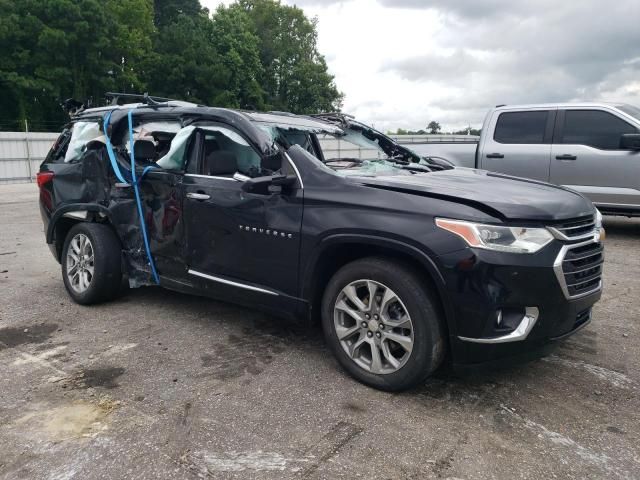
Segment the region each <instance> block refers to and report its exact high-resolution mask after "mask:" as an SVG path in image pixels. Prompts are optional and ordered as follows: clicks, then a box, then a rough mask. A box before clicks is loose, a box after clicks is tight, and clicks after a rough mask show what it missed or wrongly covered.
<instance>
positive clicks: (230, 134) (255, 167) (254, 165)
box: [201, 126, 265, 177]
mask: <svg viewBox="0 0 640 480" xmlns="http://www.w3.org/2000/svg"><path fill="white" fill-rule="evenodd" d="M202 129H203V133H204V140H203V150H202V162H201V173H202V174H204V175H210V176H215V177H233V175H234V174H236V173H240V174H242V175H246V176H248V177H256V176H260V175H261V173H262V170H263V168H264V167H265V166H264V165H263V164H262V161H261V157H260V155H259V154H258V153H257V152H256V151H255V150H254V149H253V147H251V145H249V143H248V142H247V141H246V140H245V139H244V138H243V137H242V136H240V135H239V134H238V133H236V132H234V131H233V130H230V129H227V128H224V127H214V126H206V127H202Z"/></svg>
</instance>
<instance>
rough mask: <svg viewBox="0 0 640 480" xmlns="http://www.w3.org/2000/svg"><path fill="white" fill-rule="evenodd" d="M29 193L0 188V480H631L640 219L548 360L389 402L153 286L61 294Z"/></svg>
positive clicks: (312, 354) (621, 225) (637, 412)
mask: <svg viewBox="0 0 640 480" xmlns="http://www.w3.org/2000/svg"><path fill="white" fill-rule="evenodd" d="M37 196H38V194H37V189H36V187H35V186H34V185H33V184H26V185H1V186H0V365H1V367H0V478H4V479H50V480H54V479H55V480H63V479H82V480H88V479H154V480H156V479H169V478H171V479H173V478H175V479H182V478H185V479H191V478H215V479H218V478H221V479H226V478H231V479H235V478H256V479H298V478H310V479H311V478H323V479H354V478H367V479H374V478H375V479H378V478H380V479H428V478H451V479H453V478H456V479H494V478H496V479H516V478H530V479H543V478H544V479H551V478H575V479H585V478H593V479H601V478H609V479H621V478H624V479H628V478H640V399H639V395H638V394H639V393H640V319H639V317H640V248H639V247H640V219H625V218H606V219H605V226H606V228H607V234H608V236H607V240H606V264H605V290H604V294H603V297H602V300H601V301H600V302H599V303H598V304H597V305H596V307H595V310H594V315H593V321H592V322H591V324H590V325H589V326H588V327H586V328H585V329H583V330H582V331H580V332H579V333H577V334H576V335H574V336H573V337H570V338H569V339H568V340H566V341H565V342H564V343H562V344H561V345H560V346H559V347H558V349H557V350H556V351H555V353H554V354H553V355H551V356H549V357H546V358H544V359H541V360H537V361H534V362H531V363H528V364H525V365H519V366H509V365H506V366H505V367H506V368H505V369H501V370H499V371H496V370H492V371H482V372H477V373H474V374H471V375H459V374H454V373H452V372H451V371H448V370H446V369H445V370H443V371H442V372H439V373H438V374H437V375H436V376H435V377H434V378H432V379H430V380H429V381H428V382H427V383H426V384H425V385H422V386H420V387H419V388H416V389H414V390H412V391H409V392H404V393H401V394H390V393H384V392H380V391H376V390H373V389H371V388H368V387H366V386H363V385H361V384H359V383H357V382H356V381H354V380H353V379H351V378H350V377H349V376H347V375H346V374H345V373H344V372H343V371H342V370H341V369H340V368H339V366H338V364H337V362H336V361H335V360H334V359H333V357H332V356H331V354H330V353H329V351H328V349H327V348H326V347H325V345H324V342H323V339H322V336H321V332H320V331H319V329H317V328H305V327H303V326H301V325H297V324H294V323H290V322H287V321H284V320H281V319H279V318H275V317H273V316H270V315H267V314H264V313H261V312H258V311H253V310H250V309H245V308H240V307H237V306H234V305H231V304H226V303H221V302H216V301H213V300H208V299H204V298H199V297H194V296H188V295H182V294H177V293H173V292H169V291H165V290H160V289H158V288H141V289H136V290H131V291H129V292H128V293H127V294H126V295H124V296H122V297H121V298H119V299H118V300H116V301H113V302H111V303H107V304H103V305H99V306H91V307H83V306H80V305H76V304H74V303H73V302H72V301H71V300H70V298H69V296H68V295H67V294H66V292H65V289H64V286H63V284H62V280H61V275H60V266H59V265H58V264H57V263H56V261H55V260H54V258H53V257H52V256H51V253H50V252H49V250H48V248H47V246H46V244H45V241H44V234H43V231H42V221H41V219H40V214H39V211H38V205H37Z"/></svg>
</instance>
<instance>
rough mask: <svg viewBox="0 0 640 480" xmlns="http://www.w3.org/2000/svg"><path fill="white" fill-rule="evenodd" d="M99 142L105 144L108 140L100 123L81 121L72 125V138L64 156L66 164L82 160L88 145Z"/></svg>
mask: <svg viewBox="0 0 640 480" xmlns="http://www.w3.org/2000/svg"><path fill="white" fill-rule="evenodd" d="M92 141H98V142H100V143H105V141H106V139H105V138H104V134H103V133H102V130H101V128H100V124H99V123H98V122H89V121H80V122H75V123H74V124H73V125H72V129H71V137H70V139H69V143H68V146H67V148H66V152H65V154H64V161H65V163H70V162H75V161H78V160H80V157H81V156H82V153H83V152H84V151H85V149H86V146H87V144H88V143H90V142H92Z"/></svg>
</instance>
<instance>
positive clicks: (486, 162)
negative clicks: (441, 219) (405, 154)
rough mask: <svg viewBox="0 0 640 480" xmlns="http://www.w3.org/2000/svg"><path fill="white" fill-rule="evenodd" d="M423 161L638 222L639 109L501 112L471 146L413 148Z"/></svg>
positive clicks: (492, 114) (610, 106) (561, 107)
mask: <svg viewBox="0 0 640 480" xmlns="http://www.w3.org/2000/svg"><path fill="white" fill-rule="evenodd" d="M410 148H411V149H412V150H414V151H416V153H419V154H421V155H424V156H439V157H444V158H445V159H447V160H449V161H451V162H452V163H454V164H456V165H458V166H462V167H471V168H480V169H483V170H490V171H494V172H501V173H506V174H509V175H514V176H518V177H527V178H534V179H537V180H542V181H545V182H550V183H555V184H558V185H563V186H566V187H569V188H571V189H573V190H576V191H578V192H580V193H582V194H584V195H585V196H587V197H588V198H590V199H591V201H593V203H595V204H596V206H597V207H598V208H599V209H600V210H601V211H602V213H606V214H610V215H627V216H640V109H639V108H637V107H634V106H631V105H626V104H619V103H564V104H542V105H499V106H497V107H495V108H493V109H491V110H490V111H489V113H488V114H487V116H486V118H485V120H484V123H483V125H482V133H481V135H480V139H479V141H478V143H477V144H474V143H465V144H461V145H457V146H456V148H455V150H450V149H449V150H450V152H447V147H446V146H443V145H431V144H423V145H411V146H410Z"/></svg>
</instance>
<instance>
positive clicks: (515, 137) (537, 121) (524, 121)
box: [493, 110, 549, 145]
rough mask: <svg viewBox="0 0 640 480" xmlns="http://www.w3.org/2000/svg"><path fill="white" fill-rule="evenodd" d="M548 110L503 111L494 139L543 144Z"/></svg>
mask: <svg viewBox="0 0 640 480" xmlns="http://www.w3.org/2000/svg"><path fill="white" fill-rule="evenodd" d="M548 113H549V112H548V111H546V110H539V111H529V112H503V113H501V114H500V115H499V116H498V121H497V122H496V129H495V132H494V134H493V139H494V140H495V141H496V142H498V143H506V144H534V145H535V144H543V143H545V141H544V133H545V129H546V125H547V117H548Z"/></svg>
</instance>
